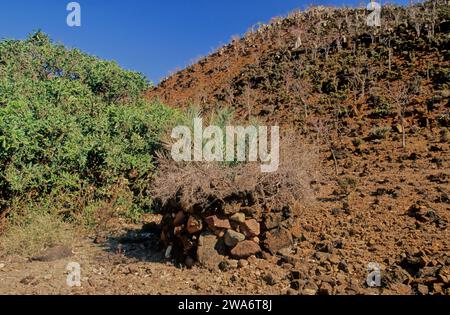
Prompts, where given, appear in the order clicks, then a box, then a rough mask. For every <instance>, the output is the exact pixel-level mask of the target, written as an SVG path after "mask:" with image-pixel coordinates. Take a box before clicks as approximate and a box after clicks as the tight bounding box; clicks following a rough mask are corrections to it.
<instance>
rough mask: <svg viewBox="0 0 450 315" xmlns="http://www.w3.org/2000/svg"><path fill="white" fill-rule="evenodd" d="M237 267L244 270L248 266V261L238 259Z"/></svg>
mask: <svg viewBox="0 0 450 315" xmlns="http://www.w3.org/2000/svg"><path fill="white" fill-rule="evenodd" d="M238 266H239V268H245V267H247V266H248V261H247V260H245V259H239V262H238Z"/></svg>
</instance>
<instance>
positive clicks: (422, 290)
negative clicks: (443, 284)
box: [417, 284, 428, 295]
mask: <svg viewBox="0 0 450 315" xmlns="http://www.w3.org/2000/svg"><path fill="white" fill-rule="evenodd" d="M417 291H418V292H419V293H420V294H421V295H428V287H427V286H426V285H423V284H419V285H418V286H417Z"/></svg>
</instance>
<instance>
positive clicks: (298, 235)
mask: <svg viewBox="0 0 450 315" xmlns="http://www.w3.org/2000/svg"><path fill="white" fill-rule="evenodd" d="M289 230H290V231H291V234H292V237H293V238H294V239H295V240H302V237H303V228H302V224H301V223H300V221H297V222H295V223H294V224H293V225H292V227H291V228H290V229H289Z"/></svg>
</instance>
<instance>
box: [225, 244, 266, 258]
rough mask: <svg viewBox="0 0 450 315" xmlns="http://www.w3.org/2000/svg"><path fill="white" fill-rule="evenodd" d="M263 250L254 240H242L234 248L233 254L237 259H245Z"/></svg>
mask: <svg viewBox="0 0 450 315" xmlns="http://www.w3.org/2000/svg"><path fill="white" fill-rule="evenodd" d="M260 252H261V247H259V245H258V244H256V243H255V242H253V241H242V242H240V243H239V244H237V245H236V246H235V247H234V248H233V249H232V250H231V255H232V256H233V257H235V258H237V259H245V258H248V257H250V256H252V255H256V254H258V253H260Z"/></svg>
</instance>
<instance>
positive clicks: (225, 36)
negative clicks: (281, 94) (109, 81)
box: [0, 0, 407, 83]
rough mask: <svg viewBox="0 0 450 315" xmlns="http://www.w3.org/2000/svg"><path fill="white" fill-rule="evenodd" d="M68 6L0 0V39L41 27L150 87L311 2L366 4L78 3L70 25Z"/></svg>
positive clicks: (278, 0)
mask: <svg viewBox="0 0 450 315" xmlns="http://www.w3.org/2000/svg"><path fill="white" fill-rule="evenodd" d="M406 1H407V0H394V1H392V2H396V3H404V2H406ZM69 2H70V1H69V0H0V39H5V38H8V39H11V38H14V39H23V38H26V37H27V35H28V34H30V33H31V32H32V31H33V30H37V29H41V30H42V31H44V32H45V33H47V34H49V35H50V37H51V38H52V39H53V40H54V41H55V42H58V43H63V44H65V45H66V46H68V47H76V48H80V49H81V50H83V51H86V52H88V53H90V54H93V55H96V56H98V57H101V58H103V59H108V60H115V61H117V62H118V63H119V64H120V65H121V66H122V67H124V68H126V69H130V70H135V71H139V72H142V73H144V74H145V75H146V76H147V77H148V78H149V79H150V80H151V81H152V82H154V83H157V82H158V81H159V80H160V79H162V78H163V77H165V76H167V75H168V74H169V73H170V72H172V71H174V70H176V69H177V68H183V67H185V66H186V65H187V64H189V62H190V61H192V60H194V59H196V58H197V57H199V56H203V55H207V54H208V53H210V52H211V51H212V50H214V49H215V48H217V47H219V46H221V45H223V44H226V43H228V42H229V40H230V38H231V37H232V36H233V35H237V34H243V33H245V32H246V31H247V30H248V29H249V28H250V27H251V26H252V25H254V24H256V23H257V22H268V21H269V20H270V19H271V18H272V17H274V16H277V15H286V14H287V13H288V12H290V11H292V10H294V9H305V8H306V7H308V6H309V5H311V4H315V5H336V6H361V7H362V6H365V5H366V2H367V3H368V2H369V0H366V1H361V0H307V1H306V0H78V1H77V2H78V3H79V4H80V5H81V23H82V25H81V27H74V28H71V27H68V26H67V24H66V17H67V14H68V13H69V12H68V11H66V6H67V4H68V3H69Z"/></svg>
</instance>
